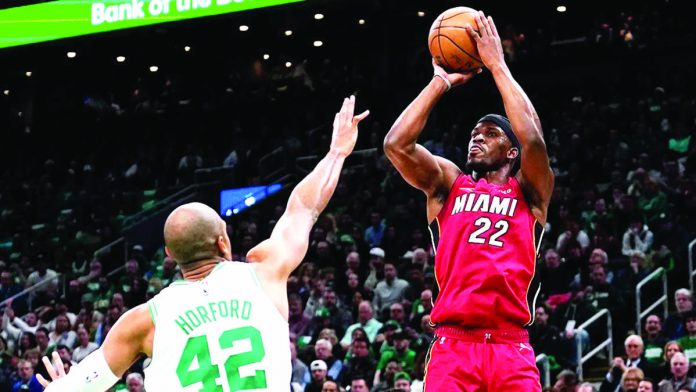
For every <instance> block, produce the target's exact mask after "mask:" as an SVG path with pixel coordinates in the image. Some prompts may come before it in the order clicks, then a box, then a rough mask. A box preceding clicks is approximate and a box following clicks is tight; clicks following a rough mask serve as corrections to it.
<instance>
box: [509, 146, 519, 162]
mask: <svg viewBox="0 0 696 392" xmlns="http://www.w3.org/2000/svg"><path fill="white" fill-rule="evenodd" d="M518 155H520V150H519V149H518V148H517V147H511V148H510V149H509V150H508V152H507V157H508V159H515V158H517V156H518Z"/></svg>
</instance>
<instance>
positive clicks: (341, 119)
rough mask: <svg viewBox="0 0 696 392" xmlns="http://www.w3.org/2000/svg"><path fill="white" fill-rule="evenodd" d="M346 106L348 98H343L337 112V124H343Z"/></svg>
mask: <svg viewBox="0 0 696 392" xmlns="http://www.w3.org/2000/svg"><path fill="white" fill-rule="evenodd" d="M346 106H348V98H343V104H342V105H341V111H340V112H338V125H343V122H344V121H345V119H346Z"/></svg>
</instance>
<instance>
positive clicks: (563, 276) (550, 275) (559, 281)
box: [538, 248, 574, 296]
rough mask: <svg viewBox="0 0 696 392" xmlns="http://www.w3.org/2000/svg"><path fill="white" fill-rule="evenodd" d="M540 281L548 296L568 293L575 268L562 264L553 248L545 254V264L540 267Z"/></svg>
mask: <svg viewBox="0 0 696 392" xmlns="http://www.w3.org/2000/svg"><path fill="white" fill-rule="evenodd" d="M538 271H539V272H538V273H539V280H540V282H541V287H543V290H544V293H545V294H546V295H547V296H548V295H553V294H561V293H567V292H568V291H569V289H570V282H572V280H573V274H574V271H573V268H572V267H570V266H569V265H568V264H567V263H565V262H561V257H560V256H559V255H558V252H556V250H555V249H553V248H551V249H548V250H547V251H546V253H544V263H543V264H540V265H539V270H538Z"/></svg>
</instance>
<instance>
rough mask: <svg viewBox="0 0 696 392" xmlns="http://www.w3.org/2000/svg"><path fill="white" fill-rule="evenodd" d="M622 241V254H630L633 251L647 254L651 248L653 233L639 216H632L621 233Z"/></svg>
mask: <svg viewBox="0 0 696 392" xmlns="http://www.w3.org/2000/svg"><path fill="white" fill-rule="evenodd" d="M622 243H623V245H622V247H621V253H622V254H623V255H624V256H631V255H633V254H634V252H635V251H640V252H643V253H644V254H647V253H648V252H649V251H650V250H651V249H652V244H653V233H652V231H650V229H648V225H645V224H643V221H642V220H641V218H640V217H639V216H634V217H633V218H631V221H630V223H629V226H628V229H627V230H626V232H625V233H624V235H623V241H622Z"/></svg>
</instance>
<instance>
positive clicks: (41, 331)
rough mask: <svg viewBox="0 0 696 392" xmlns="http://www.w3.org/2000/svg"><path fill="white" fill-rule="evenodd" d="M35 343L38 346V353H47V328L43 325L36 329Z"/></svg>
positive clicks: (48, 340)
mask: <svg viewBox="0 0 696 392" xmlns="http://www.w3.org/2000/svg"><path fill="white" fill-rule="evenodd" d="M36 343H37V345H38V347H39V353H40V354H41V355H46V354H48V346H49V344H50V339H49V332H48V329H46V328H45V327H39V328H37V329H36Z"/></svg>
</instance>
